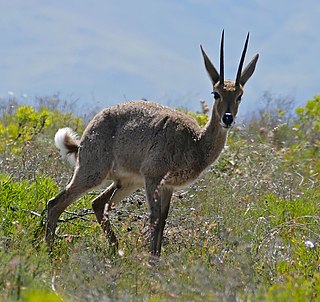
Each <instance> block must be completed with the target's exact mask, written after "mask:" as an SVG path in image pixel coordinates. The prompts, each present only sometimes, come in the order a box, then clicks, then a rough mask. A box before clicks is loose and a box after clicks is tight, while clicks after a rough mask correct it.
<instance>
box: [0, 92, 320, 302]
mask: <svg viewBox="0 0 320 302" xmlns="http://www.w3.org/2000/svg"><path fill="white" fill-rule="evenodd" d="M264 99H265V100H266V101H267V103H266V106H265V108H263V109H261V111H260V112H259V113H258V114H257V115H256V116H255V117H253V118H251V119H250V120H247V121H245V122H244V123H243V125H236V126H235V127H234V128H233V129H232V131H231V133H230V135H229V139H228V146H227V148H226V149H225V150H224V152H223V154H222V155H221V157H220V160H219V161H218V162H217V163H215V164H214V165H213V166H212V167H211V168H210V169H209V170H208V171H207V172H206V173H204V174H203V175H202V177H201V178H200V179H199V180H198V181H197V182H196V183H195V184H193V185H192V186H191V187H190V188H186V189H185V190H182V191H179V192H176V193H175V195H174V198H173V203H172V207H171V210H170V213H169V218H168V224H167V227H166V230H165V242H164V246H163V254H162V257H161V258H160V259H159V260H158V261H157V262H156V263H152V262H150V258H149V255H148V254H147V250H148V246H147V216H146V206H145V197H144V193H143V191H138V192H136V193H135V194H134V195H132V196H131V197H130V198H128V199H126V200H124V201H123V202H121V204H119V205H117V207H116V208H115V209H114V210H113V213H112V217H111V219H112V223H113V225H114V229H115V230H116V233H117V235H118V238H119V240H120V242H119V246H120V250H119V253H118V254H117V255H116V256H114V255H112V253H110V249H109V245H108V242H107V240H106V238H105V237H104V235H103V234H102V233H101V230H100V226H99V225H98V224H97V223H96V221H95V217H94V215H93V212H92V210H91V202H90V201H91V200H92V199H93V197H94V196H93V195H95V194H97V192H91V193H89V194H88V195H87V196H85V197H83V198H82V199H81V200H80V201H79V202H78V203H76V204H74V205H72V206H71V207H70V208H68V211H67V212H65V213H64V215H63V216H62V219H61V221H60V223H59V228H58V236H57V239H56V242H55V246H54V249H53V252H52V254H50V255H49V254H48V253H47V250H46V246H45V243H44V240H43V238H44V226H45V221H46V216H45V211H44V210H45V207H46V202H47V201H48V199H50V198H51V197H53V196H55V194H57V193H58V192H59V190H60V189H61V187H63V186H64V185H65V184H66V183H67V182H68V179H69V178H70V176H71V175H72V169H71V168H70V167H69V166H68V165H67V164H66V163H64V162H62V161H61V160H60V158H59V154H58V150H56V148H55V147H54V145H53V136H54V133H55V131H56V130H57V129H58V128H59V127H64V126H71V127H72V128H74V129H75V130H77V131H78V132H80V133H81V132H82V131H83V129H84V127H85V126H84V124H85V123H84V121H83V119H81V118H79V117H77V116H75V115H74V114H72V113H69V112H70V111H69V112H68V111H65V110H64V109H65V108H61V106H60V105H61V103H59V102H60V100H59V98H54V99H53V100H52V99H50V98H48V99H45V102H44V101H43V100H42V102H38V104H37V105H35V106H34V107H30V106H25V105H18V104H17V102H16V101H15V100H14V99H10V100H5V101H2V103H1V104H0V105H1V107H0V201H1V202H0V210H1V211H0V288H1V295H0V301H30V302H31V301H320V227H319V225H320V202H319V201H320V186H319V180H320V159H319V154H320V153H319V146H320V96H315V97H314V99H313V100H310V101H308V102H307V103H306V105H305V106H304V107H302V108H297V109H295V110H292V108H291V107H290V106H291V104H292V103H291V102H290V101H287V100H283V101H280V102H274V98H273V97H271V96H270V95H266V96H265V97H264ZM59 104H60V105H59ZM277 104H281V105H277ZM59 106H60V107H59ZM202 107H203V108H202V109H203V110H202V111H201V112H199V113H196V114H193V116H195V117H196V118H197V120H198V122H199V123H200V124H201V123H205V121H206V115H205V113H206V110H207V108H206V107H205V104H204V103H202ZM58 109H59V110H58ZM86 120H87V117H86Z"/></svg>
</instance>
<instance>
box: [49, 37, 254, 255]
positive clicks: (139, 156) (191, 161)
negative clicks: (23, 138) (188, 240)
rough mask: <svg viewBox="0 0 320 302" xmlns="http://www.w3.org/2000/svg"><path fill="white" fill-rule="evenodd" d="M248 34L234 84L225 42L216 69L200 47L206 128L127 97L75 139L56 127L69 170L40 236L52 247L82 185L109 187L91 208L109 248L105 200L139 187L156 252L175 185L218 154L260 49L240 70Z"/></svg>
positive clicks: (108, 203) (111, 238) (113, 201)
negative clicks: (207, 86)
mask: <svg viewBox="0 0 320 302" xmlns="http://www.w3.org/2000/svg"><path fill="white" fill-rule="evenodd" d="M248 38H249V34H248V36H247V39H246V42H245V47H244V50H243V53H242V56H241V60H240V64H239V68H238V72H237V77H236V81H230V80H224V62H223V44H224V42H223V40H224V32H223V33H222V39H221V51H220V74H219V73H218V72H217V71H216V69H215V67H214V66H213V64H212V63H211V61H210V60H209V58H208V56H207V55H206V53H205V52H204V50H203V49H202V47H201V51H202V55H203V58H204V63H205V67H206V70H207V72H208V74H209V77H210V79H211V81H212V84H213V89H214V92H213V93H214V99H215V101H214V105H213V108H212V115H211V118H210V120H209V122H208V123H207V125H206V126H205V127H204V128H201V127H200V126H199V125H198V124H197V122H196V121H195V120H194V119H193V118H191V117H190V116H188V115H186V114H184V113H182V112H179V111H176V110H173V109H170V108H168V107H165V106H162V105H160V104H157V103H152V102H147V101H132V102H128V103H125V104H121V105H117V106H113V107H110V108H107V109H104V110H102V111H101V112H100V113H98V114H97V115H96V116H95V117H94V118H93V119H92V121H91V122H90V123H89V125H88V126H87V128H86V130H85V131H84V133H83V135H82V137H81V139H79V138H78V137H77V135H76V134H75V133H74V132H73V131H72V130H71V129H69V128H63V129H60V130H59V131H58V132H57V134H56V136H55V142H56V145H57V147H58V148H59V149H60V150H61V152H62V155H64V156H66V157H67V158H68V159H69V161H70V162H72V163H74V164H75V170H74V174H73V177H72V179H71V181H70V183H69V184H68V185H67V186H66V188H65V189H64V190H63V191H62V192H61V193H60V194H58V195H57V196H56V197H55V198H53V199H51V200H49V202H48V204H47V211H48V222H47V229H46V241H47V243H48V245H49V246H50V245H51V243H52V240H53V237H54V234H55V229H56V225H57V222H58V219H59V216H60V215H61V214H62V212H63V211H64V210H65V209H66V208H67V207H68V206H69V205H70V204H71V203H72V202H74V201H75V200H77V199H78V198H80V197H81V196H82V195H84V194H85V193H86V192H88V190H90V189H92V188H94V187H98V186H100V185H101V184H103V183H105V182H106V181H108V180H109V181H111V182H112V183H111V185H110V186H109V187H107V189H106V190H105V191H104V192H103V193H101V194H100V195H99V196H98V197H97V198H96V199H94V201H93V204H92V207H93V210H94V213H95V215H96V218H97V220H98V222H99V223H100V224H101V226H102V228H103V231H104V232H105V233H106V235H107V237H108V239H109V241H110V243H111V245H113V246H117V239H116V236H115V234H114V232H113V230H112V228H111V224H110V221H109V218H108V212H109V210H110V209H111V205H113V204H116V203H117V202H119V201H120V200H122V199H124V198H125V197H127V196H129V195H130V194H131V193H133V192H134V191H135V190H137V189H138V188H140V187H143V186H144V187H145V191H146V197H147V204H148V209H149V219H150V237H151V246H150V251H151V253H152V254H153V255H160V251H161V243H162V237H163V230H164V226H165V222H166V219H167V216H168V211H169V207H170V200H171V197H172V194H173V191H174V189H175V188H177V187H180V186H184V185H186V184H188V183H191V182H193V181H194V180H196V179H197V177H198V176H199V175H200V174H201V172H203V171H204V170H205V169H206V168H207V167H208V166H209V165H210V164H211V163H213V162H214V161H215V160H216V159H217V158H218V156H219V155H220V153H221V151H222V149H223V148H224V145H225V141H226V138H227V132H228V130H229V129H230V127H231V126H232V124H233V123H234V119H235V117H236V114H237V111H238V106H239V103H240V99H241V96H242V94H243V86H244V84H245V83H246V82H247V80H248V79H249V78H250V77H251V75H252V74H253V72H254V69H255V66H256V62H257V60H258V54H257V55H256V56H255V57H254V58H253V59H252V60H251V62H250V63H249V64H248V65H247V66H246V68H245V69H244V70H243V71H242V66H243V62H244V57H245V53H246V50H247V45H248Z"/></svg>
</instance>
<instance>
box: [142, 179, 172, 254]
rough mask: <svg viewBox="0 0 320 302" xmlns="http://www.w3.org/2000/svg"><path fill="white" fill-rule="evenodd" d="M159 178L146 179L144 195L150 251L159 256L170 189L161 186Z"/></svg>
mask: <svg viewBox="0 0 320 302" xmlns="http://www.w3.org/2000/svg"><path fill="white" fill-rule="evenodd" d="M162 179H163V178H162V177H161V178H148V179H146V182H145V186H146V195H147V202H148V207H149V220H150V237H151V238H150V241H151V245H150V252H151V254H152V255H155V256H160V253H161V244H162V237H163V230H164V226H165V222H166V218H167V216H168V211H169V207H170V200H171V196H172V189H167V188H161V181H162Z"/></svg>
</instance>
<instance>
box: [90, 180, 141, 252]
mask: <svg viewBox="0 0 320 302" xmlns="http://www.w3.org/2000/svg"><path fill="white" fill-rule="evenodd" d="M138 188H139V185H137V184H135V183H132V182H129V183H126V182H120V181H116V182H114V183H112V184H111V185H110V186H109V187H108V188H107V189H106V190H105V191H104V192H103V193H101V194H100V195H99V196H98V197H97V198H96V199H95V200H94V201H93V202H92V208H93V211H94V213H95V215H96V217H97V221H98V222H99V223H100V224H101V227H102V229H103V232H104V233H105V234H106V236H107V238H108V240H109V242H110V244H111V245H112V246H114V247H115V248H117V247H118V241H117V238H116V236H115V234H114V231H113V230H112V227H111V223H110V220H109V211H110V210H111V206H112V205H115V204H117V203H118V202H119V201H121V200H122V199H124V198H126V197H128V196H129V195H130V194H131V193H133V192H134V191H135V190H137V189H138Z"/></svg>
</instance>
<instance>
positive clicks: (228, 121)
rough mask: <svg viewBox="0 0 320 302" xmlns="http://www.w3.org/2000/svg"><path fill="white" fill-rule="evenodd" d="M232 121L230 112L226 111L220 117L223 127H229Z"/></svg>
mask: <svg viewBox="0 0 320 302" xmlns="http://www.w3.org/2000/svg"><path fill="white" fill-rule="evenodd" d="M233 122H234V119H233V116H232V114H231V113H230V112H226V113H225V114H224V115H223V117H222V118H221V126H222V127H224V128H230V127H231V126H232V124H233Z"/></svg>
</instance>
